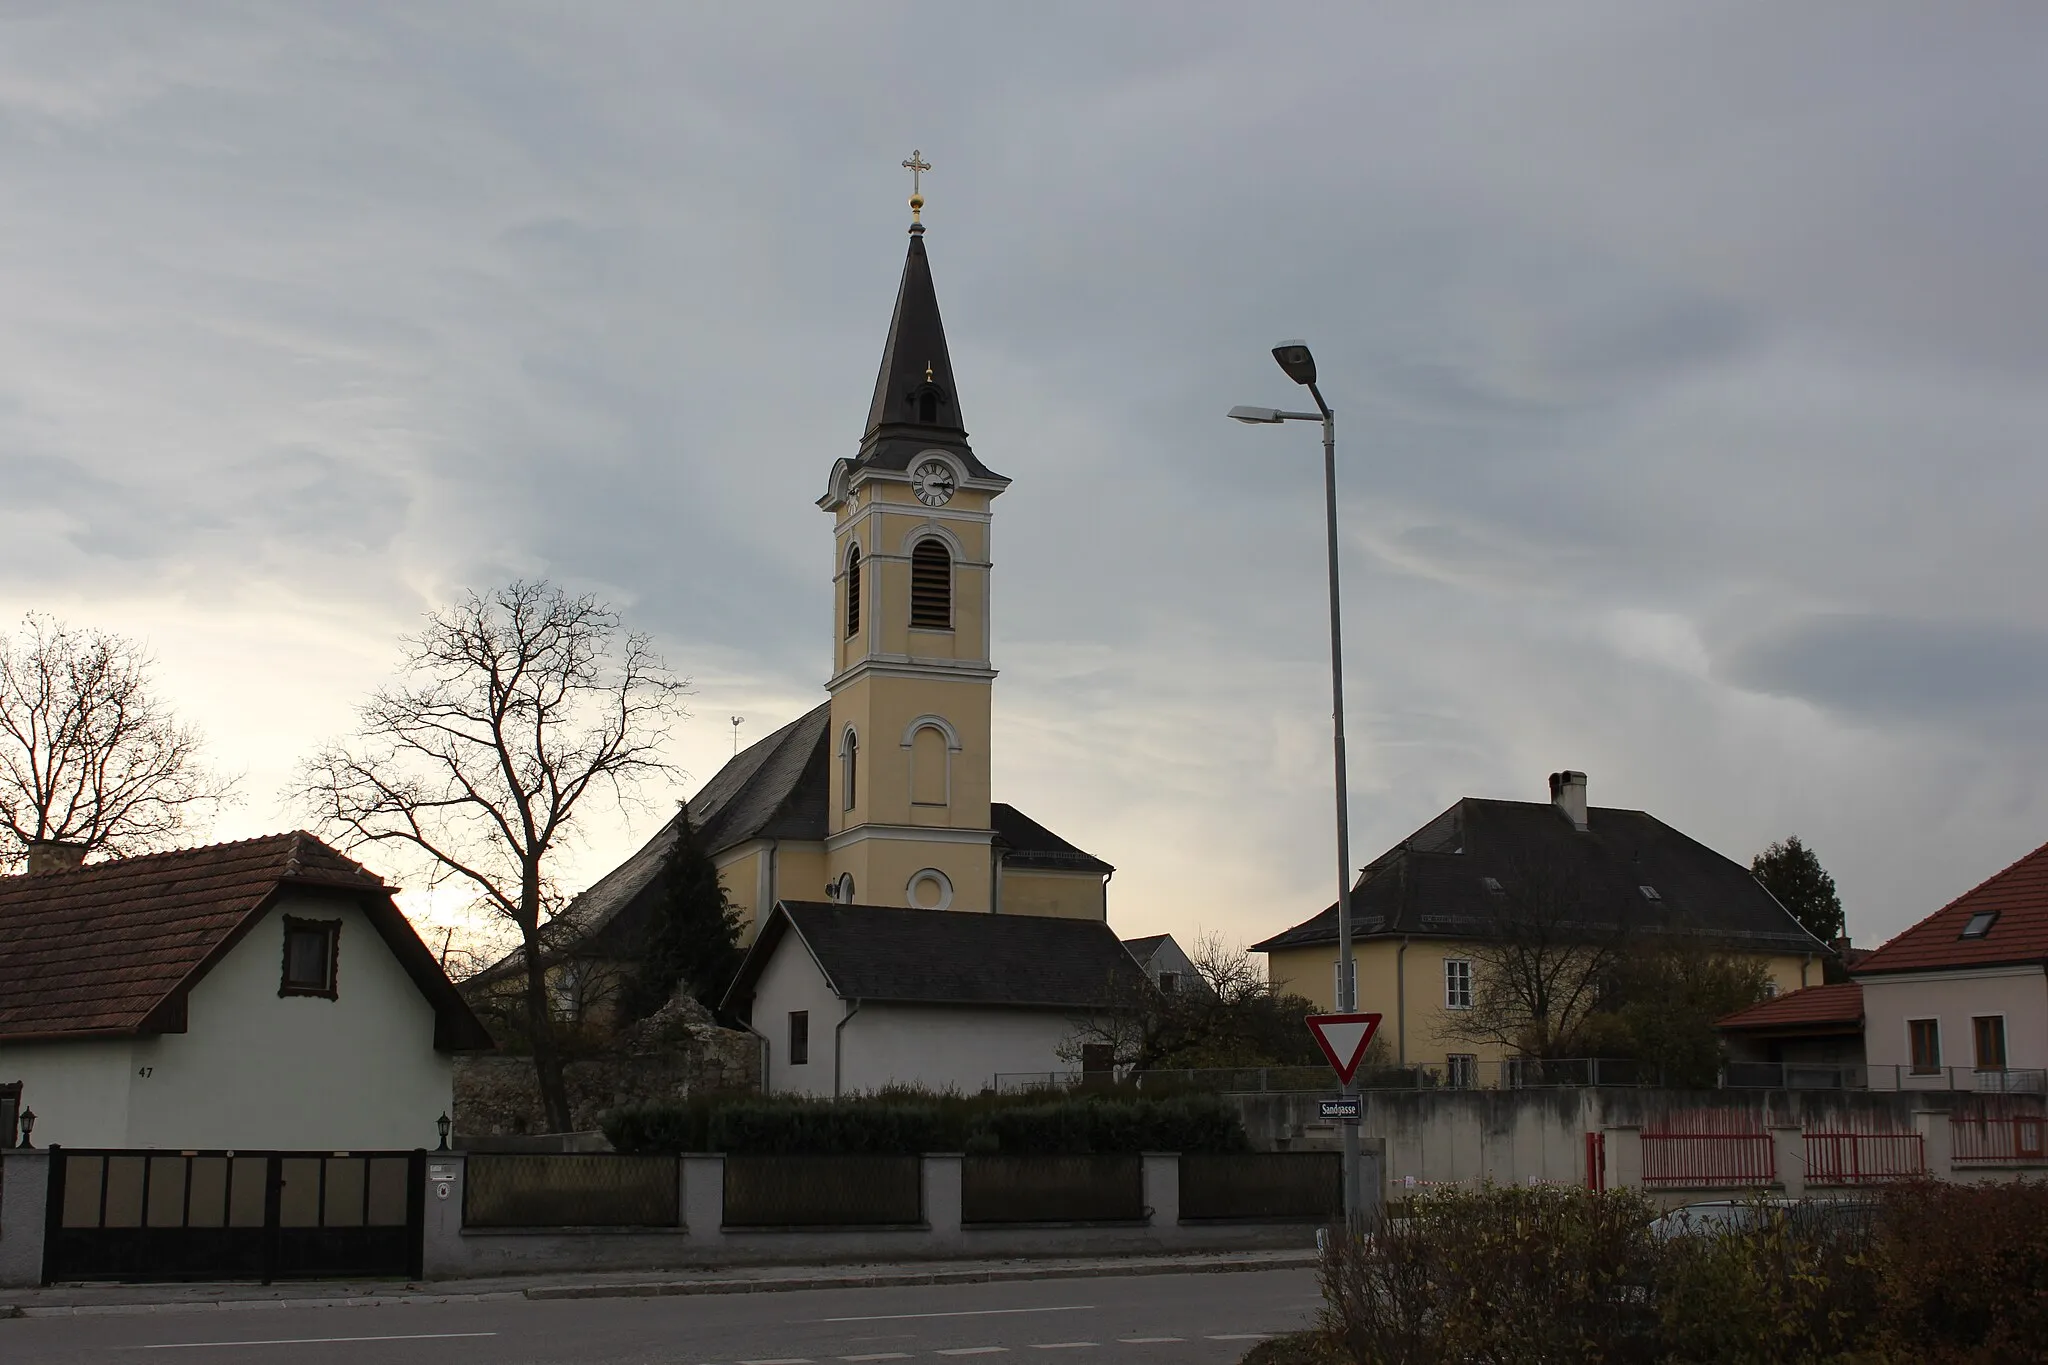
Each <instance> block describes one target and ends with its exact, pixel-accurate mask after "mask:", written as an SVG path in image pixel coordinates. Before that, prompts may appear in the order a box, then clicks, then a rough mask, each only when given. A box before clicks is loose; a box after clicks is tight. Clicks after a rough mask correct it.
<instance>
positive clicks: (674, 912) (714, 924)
mask: <svg viewBox="0 0 2048 1365" xmlns="http://www.w3.org/2000/svg"><path fill="white" fill-rule="evenodd" d="M676 818H677V820H678V821H679V822H680V823H681V825H682V829H681V831H680V832H679V833H678V835H677V838H676V842H675V847H674V848H673V849H672V850H671V851H670V852H669V855H668V858H667V860H666V861H664V862H663V863H662V867H661V874H660V876H659V877H657V878H656V880H655V890H656V900H655V907H654V914H653V916H652V917H651V919H650V920H649V922H648V926H647V938H646V946H645V947H644V948H643V949H642V950H641V955H640V963H639V967H638V969H637V971H636V972H635V973H634V976H633V979H632V981H631V982H630V983H628V985H627V988H626V993H625V999H624V1002H623V1003H624V1005H625V1009H624V1013H625V1015H626V1017H627V1018H629V1019H644V1018H646V1017H647V1016H648V1015H650V1014H652V1013H654V1012H655V1011H656V1010H658V1009H660V1008H661V1007H662V1006H663V1005H665V1004H667V1003H668V1001H669V998H670V997H671V996H673V995H674V994H675V992H676V988H677V987H678V986H684V987H686V988H687V989H688V990H689V992H690V994H691V995H692V996H694V997H695V998H696V999H697V1000H698V1001H700V1002H701V1003H702V1004H703V1005H704V1006H705V1008H707V1009H714V1010H715V1009H717V1008H718V1002H719V999H720V997H722V996H723V995H724V994H725V989H726V987H727V986H729V985H730V984H732V979H733V976H734V975H735V974H736V973H737V972H738V971H739V968H740V959H741V958H742V957H743V956H745V954H744V953H743V952H742V951H741V949H740V930H741V928H742V925H741V921H740V912H739V911H738V910H737V909H736V908H735V907H734V906H733V904H732V902H731V901H730V900H728V899H727V898H726V894H725V887H724V886H723V885H721V884H720V883H719V880H718V869H717V868H716V867H714V866H712V863H711V856H710V855H709V854H708V853H706V852H705V851H704V846H703V844H702V843H701V842H700V841H699V840H698V838H697V831H696V830H695V829H694V828H693V827H692V826H691V824H690V813H689V811H688V810H687V809H686V810H684V811H682V812H681V813H680V814H679V815H678V816H677V817H676Z"/></svg>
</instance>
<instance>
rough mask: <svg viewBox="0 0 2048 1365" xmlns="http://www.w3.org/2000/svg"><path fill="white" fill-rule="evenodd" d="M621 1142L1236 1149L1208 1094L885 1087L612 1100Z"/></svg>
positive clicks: (721, 1147)
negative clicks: (1047, 1094) (841, 1092)
mask: <svg viewBox="0 0 2048 1365" xmlns="http://www.w3.org/2000/svg"><path fill="white" fill-rule="evenodd" d="M604 1130H605V1136H606V1137H608V1138H609V1139H610V1140H611V1144H612V1146H613V1147H614V1148H615V1149H616V1150H618V1151H621V1152H735V1153H737V1152H748V1153H800V1152H864V1153H876V1154H898V1155H906V1154H911V1153H917V1152H958V1151H969V1152H998V1151H1000V1152H1015V1153H1032V1154H1046V1155H1069V1154H1082V1153H1087V1152H1143V1151H1182V1152H1241V1151H1248V1150H1250V1146H1251V1144H1250V1141H1249V1139H1247V1138H1246V1136H1245V1131H1244V1124H1243V1121H1242V1120H1241V1119H1240V1117H1239V1115H1238V1111H1237V1108H1236V1106H1235V1105H1233V1104H1231V1103H1230V1102H1229V1101H1228V1100H1224V1099H1221V1098H1219V1097H1217V1096H1215V1095H1192V1094H1191V1095H1176V1096H1173V1097H1172V1098H1169V1099H1160V1100H1154V1099H1126V1098H1122V1097H1120V1096H1115V1095H1103V1096H1086V1095H1084V1096H1077V1097H1068V1098H1062V1099H1057V1100H1051V1101H1047V1100H1045V1099H1044V1098H1043V1097H1041V1096H1003V1095H977V1096H972V1097H965V1096H960V1095H948V1094H931V1093H926V1092H920V1091H903V1090H896V1091H889V1092H885V1093H882V1094H877V1095H862V1096H854V1097H850V1098H846V1099H839V1100H822V1099H810V1098H805V1097H799V1096H747V1097H743V1098H723V1099H720V1098H709V1099H702V1100H690V1101H686V1102H684V1103H681V1104H662V1105H646V1106H642V1107H639V1108H634V1109H625V1110H620V1111H618V1112H617V1113H615V1114H612V1115H610V1116H608V1117H607V1118H606V1119H605V1122H604Z"/></svg>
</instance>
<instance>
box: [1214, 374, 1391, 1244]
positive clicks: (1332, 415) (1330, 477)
mask: <svg viewBox="0 0 2048 1365" xmlns="http://www.w3.org/2000/svg"><path fill="white" fill-rule="evenodd" d="M1273 359H1275V360H1277V361H1279V362H1280V368H1281V369H1282V370H1283V371H1285V372H1286V374H1287V377H1288V378H1289V379H1292V380H1293V381H1294V382H1295V383H1297V384H1300V385H1302V386H1303V387H1304V388H1306V389H1307V390H1308V392H1309V397H1311V398H1313V399H1315V400H1316V411H1314V412H1286V411H1283V410H1282V409H1280V408H1243V407H1239V408H1232V409H1231V410H1230V415H1231V417H1233V418H1235V419H1236V420H1237V421H1240V422H1246V423H1251V424H1253V425H1266V424H1278V423H1281V422H1321V423H1322V424H1323V520H1324V529H1325V532H1326V534H1327V536H1328V540H1329V558H1330V725H1331V733H1332V737H1333V739H1334V742H1335V760H1336V776H1337V1000H1336V1007H1337V1012H1338V1013H1339V1014H1350V1013H1354V1012H1355V1011H1356V1010H1357V1009H1358V977H1357V973H1356V971H1355V970H1354V968H1353V967H1352V964H1351V798H1350V788H1349V785H1348V783H1347V782H1346V781H1345V773H1344V620H1343V614H1342V612H1341V611H1340V610H1339V607H1338V594H1337V414H1336V412H1335V410H1333V409H1332V408H1331V407H1330V405H1329V404H1328V403H1325V402H1324V401H1323V393H1322V390H1321V389H1318V388H1317V387H1316V358H1315V355H1314V354H1313V353H1312V352H1311V351H1310V350H1309V348H1308V343H1307V342H1305V341H1283V342H1281V343H1280V344H1279V345H1278V346H1275V347H1274V348H1273ZM1344 1094H1345V1095H1346V1097H1349V1098H1356V1096H1357V1095H1358V1081H1357V1078H1356V1077H1355V1076H1354V1077H1353V1078H1352V1079H1351V1080H1348V1081H1345V1082H1344ZM1361 1116H1362V1110H1361ZM1342 1128H1343V1132H1344V1215H1345V1218H1346V1219H1347V1220H1348V1221H1349V1222H1350V1224H1351V1225H1352V1226H1353V1227H1354V1228H1356V1227H1358V1226H1359V1225H1360V1224H1362V1223H1363V1222H1364V1219H1365V1189H1364V1183H1363V1177H1362V1172H1361V1171H1360V1169H1359V1164H1360V1163H1359V1154H1358V1124H1357V1123H1355V1122H1353V1123H1345V1124H1343V1125H1342ZM1375 1202H1377V1201H1375Z"/></svg>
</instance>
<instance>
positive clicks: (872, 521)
mask: <svg viewBox="0 0 2048 1365" xmlns="http://www.w3.org/2000/svg"><path fill="white" fill-rule="evenodd" d="M913 160H915V158H914V157H913ZM907 164H909V163H906V165H907ZM916 169H919V170H922V169H923V167H922V166H919V167H916ZM910 206H911V211H912V222H911V225H910V247H909V254H908V257H907V259H906V260H905V261H904V263H903V282H902V285H901V287H900V288H899V289H898V290H897V293H896V311H895V314H894V316H892V317H891V318H890V320H889V336H888V340H887V342H886V343H885V344H884V345H883V348H882V367H881V372H880V374H879V375H878V376H877V377H876V380H875V396H874V402H873V403H872V404H871V405H870V407H869V409H868V420H867V430H866V431H865V432H864V433H863V435H862V437H861V443H860V451H859V454H858V455H856V456H855V457H854V458H852V459H842V460H840V461H839V462H838V463H837V464H836V465H834V466H833V469H832V479H831V486H830V488H829V489H828V490H827V491H826V493H825V496H824V497H822V498H820V499H819V500H818V506H820V507H821V508H823V509H824V510H825V511H827V512H830V513H831V514H832V517H833V533H832V534H833V561H832V562H833V573H832V588H833V607H832V660H833V663H832V675H831V678H830V679H829V681H828V682H827V683H826V687H827V689H828V690H829V691H830V693H831V721H830V732H829V743H830V753H831V764H830V766H831V779H830V798H829V804H828V813H827V834H826V840H825V862H826V873H827V876H828V879H829V883H830V885H831V886H832V887H833V895H834V898H835V899H838V900H841V901H849V902H860V903H864V904H871V905H911V906H918V907H922V908H927V909H934V910H938V909H946V910H966V911H989V910H991V909H994V908H995V905H994V898H995V895H996V891H995V888H994V886H993V885H992V877H991V868H992V866H993V860H992V857H991V847H990V846H991V842H992V841H993V839H994V831H993V829H992V827H991V818H990V809H989V712H990V693H991V690H992V687H993V684H994V681H995V676H996V673H995V669H994V668H993V667H991V666H990V662H989V617H988V605H989V521H990V508H991V504H992V503H993V502H994V500H995V498H996V496H997V495H998V494H1000V493H1001V492H1002V491H1003V490H1004V489H1005V488H1007V487H1008V486H1009V482H1010V481H1009V480H1008V479H1006V478H1004V477H1003V476H1002V475H1000V474H998V473H996V472H995V471H993V470H991V469H989V468H988V467H987V466H986V465H984V464H982V463H981V461H980V460H978V459H976V458H975V455H974V451H973V449H972V447H970V446H969V445H968V443H967V429H966V425H965V422H964V420H963V418H962V417H961V412H960V395H959V390H958V389H957V388H956V387H955V385H954V382H953V362H952V358H951V357H950V356H949V355H948V354H947V351H946V329H945V326H944V324H943V323H942V322H941V321H940V318H939V300H938V294H937V292H936V291H935V290H934V288H933V286H932V271H931V262H930V261H929V259H928V258H927V257H926V255H925V244H924V224H923V223H922V221H920V220H921V218H922V213H921V210H922V209H923V206H924V198H923V196H922V195H921V194H913V195H912V196H911V200H910Z"/></svg>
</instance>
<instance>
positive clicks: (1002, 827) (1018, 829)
mask: <svg viewBox="0 0 2048 1365" xmlns="http://www.w3.org/2000/svg"><path fill="white" fill-rule="evenodd" d="M988 818H989V823H990V824H991V825H993V826H995V831H996V838H997V839H999V840H1001V841H1002V844H1003V849H1004V853H1003V866H1005V867H1023V868H1040V869H1043V870H1045V871H1048V872H1093V873H1096V874H1097V875H1100V876H1107V875H1109V874H1110V873H1112V872H1114V871H1116V869H1115V868H1114V867H1111V866H1110V865H1109V864H1108V863H1106V862H1104V861H1102V859H1100V858H1098V857H1096V856H1095V855H1094V854H1092V853H1086V852H1083V851H1082V850H1081V849H1078V848H1076V847H1074V846H1073V845H1072V844H1070V843H1068V842H1067V841H1066V840H1065V839H1062V838H1060V836H1059V835H1057V834H1054V833H1053V832H1052V831H1051V830H1049V829H1047V828H1046V827H1045V826H1044V825H1041V824H1039V823H1038V822H1037V821H1036V820H1034V819H1032V818H1031V817H1030V816H1028V815H1026V814H1025V813H1024V812H1023V811H1020V810H1018V809H1017V808H1016V807H1015V806H1012V805H1008V804H1006V803H1005V802H1002V801H995V802H991V803H990V805H989V808H988Z"/></svg>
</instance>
